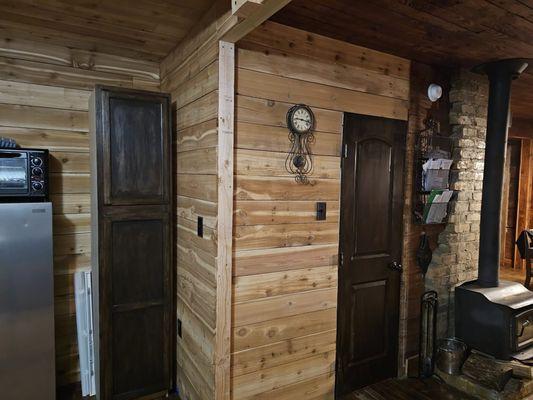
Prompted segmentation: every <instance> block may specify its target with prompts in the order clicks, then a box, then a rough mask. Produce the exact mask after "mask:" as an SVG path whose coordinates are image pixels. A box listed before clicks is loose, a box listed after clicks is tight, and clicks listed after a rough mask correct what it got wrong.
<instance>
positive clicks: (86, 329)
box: [74, 271, 96, 396]
mask: <svg viewBox="0 0 533 400" xmlns="http://www.w3.org/2000/svg"><path fill="white" fill-rule="evenodd" d="M74 289H75V292H76V325H77V330H78V351H79V355H80V376H81V391H82V395H83V396H93V395H95V394H96V382H95V372H94V341H93V333H94V326H93V307H92V286H91V271H79V272H76V273H75V274H74Z"/></svg>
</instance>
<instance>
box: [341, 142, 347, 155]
mask: <svg viewBox="0 0 533 400" xmlns="http://www.w3.org/2000/svg"><path fill="white" fill-rule="evenodd" d="M342 157H343V158H348V144H347V143H344V148H343V149H342Z"/></svg>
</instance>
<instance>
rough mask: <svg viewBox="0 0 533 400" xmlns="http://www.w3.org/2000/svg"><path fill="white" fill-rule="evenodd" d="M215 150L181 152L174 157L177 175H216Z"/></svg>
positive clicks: (212, 148)
mask: <svg viewBox="0 0 533 400" xmlns="http://www.w3.org/2000/svg"><path fill="white" fill-rule="evenodd" d="M216 160H217V148H216V147H208V148H205V149H197V150H190V151H183V152H180V153H179V154H178V156H177V157H176V164H177V166H176V171H177V173H178V174H190V175H216V173H217V164H216Z"/></svg>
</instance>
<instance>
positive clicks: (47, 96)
mask: <svg viewBox="0 0 533 400" xmlns="http://www.w3.org/2000/svg"><path fill="white" fill-rule="evenodd" d="M89 96H90V91H88V90H78V89H69V88H65V87H59V86H45V85H35V84H32V83H25V82H13V81H5V80H0V103H3V104H18V105H24V106H36V107H48V108H59V109H63V110H77V111H87V110H88V107H89Z"/></svg>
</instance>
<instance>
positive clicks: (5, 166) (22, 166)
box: [0, 150, 30, 196]
mask: <svg viewBox="0 0 533 400" xmlns="http://www.w3.org/2000/svg"><path fill="white" fill-rule="evenodd" d="M28 169H29V164H28V154H27V153H25V152H17V151H1V150H0V196H3V195H9V196H17V195H18V196H20V195H25V194H27V193H29V191H30V187H29V181H30V179H29V176H28Z"/></svg>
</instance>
